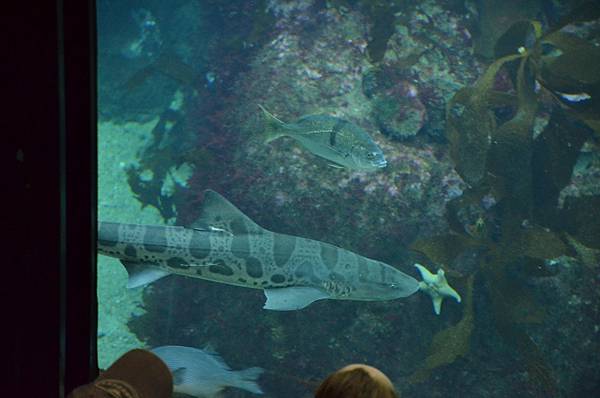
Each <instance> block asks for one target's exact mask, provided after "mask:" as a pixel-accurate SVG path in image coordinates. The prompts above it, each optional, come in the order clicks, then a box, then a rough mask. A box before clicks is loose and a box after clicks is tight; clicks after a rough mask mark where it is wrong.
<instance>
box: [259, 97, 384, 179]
mask: <svg viewBox="0 0 600 398" xmlns="http://www.w3.org/2000/svg"><path fill="white" fill-rule="evenodd" d="M259 107H260V109H262V111H263V113H264V114H265V117H266V120H267V126H266V132H265V136H266V140H265V141H266V142H271V141H273V140H275V139H277V138H279V137H283V136H288V137H291V138H293V139H295V140H297V141H298V142H300V144H302V145H303V146H304V147H305V148H306V149H308V150H309V151H310V152H312V153H314V154H315V155H317V156H320V157H322V158H325V159H327V160H328V161H330V162H331V163H333V165H337V167H344V168H348V169H351V170H362V171H373V170H377V169H380V168H383V167H385V166H386V165H387V161H386V160H385V156H384V155H383V152H382V151H381V149H380V148H379V146H377V144H376V143H375V141H373V139H372V138H371V137H370V136H369V134H368V133H367V132H366V131H365V130H364V129H362V128H360V127H359V126H357V125H356V124H354V123H352V122H349V121H347V120H344V119H340V118H337V117H334V116H330V115H307V116H302V117H301V118H299V119H298V120H296V121H295V122H294V123H284V122H282V121H281V120H279V119H277V118H276V117H275V116H273V115H272V114H271V113H269V111H267V110H266V109H265V108H264V107H263V106H262V105H259Z"/></svg>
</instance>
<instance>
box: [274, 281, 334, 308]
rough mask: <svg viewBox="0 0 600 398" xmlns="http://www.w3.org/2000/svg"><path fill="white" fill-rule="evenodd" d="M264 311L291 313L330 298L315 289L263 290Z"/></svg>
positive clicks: (285, 288) (303, 287)
mask: <svg viewBox="0 0 600 398" xmlns="http://www.w3.org/2000/svg"><path fill="white" fill-rule="evenodd" d="M265 296H267V302H266V303H265V305H264V307H263V308H264V309H266V310H275V311H293V310H299V309H302V308H304V307H306V306H308V305H310V304H311V303H313V302H315V301H317V300H322V299H328V298H330V296H329V294H327V292H325V291H323V290H321V289H317V288H316V287H307V286H292V287H280V288H272V289H265Z"/></svg>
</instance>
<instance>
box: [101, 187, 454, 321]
mask: <svg viewBox="0 0 600 398" xmlns="http://www.w3.org/2000/svg"><path fill="white" fill-rule="evenodd" d="M98 251H99V253H101V254H104V255H107V256H111V257H116V258H118V259H120V261H121V263H122V264H123V265H124V266H125V268H126V269H127V272H128V273H129V281H128V287H137V286H142V285H145V284H148V283H151V282H153V281H155V280H157V279H160V278H162V277H164V276H166V275H169V274H177V275H183V276H188V277H193V278H201V279H205V280H209V281H214V282H220V283H226V284H230V285H236V286H243V287H248V288H255V289H263V290H264V292H265V295H266V297H267V301H266V303H265V306H264V308H266V309H272V310H296V309H300V308H304V307H306V306H307V305H309V304H311V303H312V302H314V301H316V300H320V299H338V300H365V301H374V300H392V299H396V298H401V297H407V296H409V295H411V294H413V293H415V292H416V291H417V290H419V289H420V284H419V282H418V281H417V280H416V279H414V278H413V277H411V276H409V275H407V274H405V273H403V272H401V271H399V270H397V269H396V268H394V267H392V266H390V265H387V264H385V263H382V262H380V261H376V260H372V259H369V258H366V257H363V256H360V255H358V254H356V253H353V252H351V251H349V250H344V249H341V248H339V247H336V246H333V245H331V244H328V243H325V242H320V241H316V240H312V239H306V238H302V237H298V236H292V235H285V234H279V233H276V232H271V231H268V230H266V229H264V228H262V227H260V226H259V225H257V224H256V223H255V222H254V221H252V220H251V219H250V218H248V217H247V216H246V215H244V214H243V213H242V212H241V211H240V210H238V209H237V208H236V207H235V206H233V205H232V204H231V203H229V202H228V201H227V200H226V199H225V198H223V197H222V196H221V195H219V194H218V193H216V192H214V191H210V190H209V191H206V192H205V195H204V202H203V205H202V209H201V214H200V217H199V219H198V220H197V221H196V222H195V223H193V224H192V225H190V226H187V227H182V226H155V225H139V224H122V223H113V222H101V223H99V227H98ZM457 296H458V295H457ZM455 298H456V297H455ZM458 300H460V298H458Z"/></svg>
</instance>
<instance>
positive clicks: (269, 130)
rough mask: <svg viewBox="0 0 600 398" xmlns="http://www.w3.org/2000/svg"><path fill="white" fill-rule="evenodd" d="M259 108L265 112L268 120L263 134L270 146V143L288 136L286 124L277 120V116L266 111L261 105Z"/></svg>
mask: <svg viewBox="0 0 600 398" xmlns="http://www.w3.org/2000/svg"><path fill="white" fill-rule="evenodd" d="M258 107H259V108H260V109H261V110H262V111H263V114H264V115H265V119H266V126H265V130H264V133H263V134H264V141H265V143H267V144H268V143H269V142H271V141H273V140H276V139H277V138H279V137H282V136H284V135H286V133H285V132H284V127H285V123H284V122H282V121H281V120H279V119H277V118H276V117H275V115H273V114H272V113H271V112H269V111H268V110H266V109H265V107H264V106H262V105H261V104H258Z"/></svg>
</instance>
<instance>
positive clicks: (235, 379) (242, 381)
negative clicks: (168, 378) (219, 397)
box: [151, 345, 264, 397]
mask: <svg viewBox="0 0 600 398" xmlns="http://www.w3.org/2000/svg"><path fill="white" fill-rule="evenodd" d="M151 351H152V352H153V353H154V354H156V355H157V356H158V357H160V359H162V360H163V362H164V363H165V364H166V365H167V366H168V368H169V370H170V371H171V373H172V375H173V390H174V391H175V392H177V393H183V394H188V395H192V396H195V397H213V396H215V395H216V394H218V393H219V392H220V391H221V390H223V389H224V388H226V387H235V388H240V389H242V390H246V391H250V392H251V393H254V394H262V393H263V392H262V390H261V388H260V386H259V385H258V384H257V383H256V380H257V379H258V377H259V376H260V375H261V374H262V373H263V371H264V370H263V369H262V368H258V367H253V368H248V369H244V370H238V371H235V370H231V368H230V367H229V366H227V364H226V363H225V361H223V359H222V358H221V357H220V356H219V354H217V353H216V352H214V351H212V350H210V349H205V350H200V349H198V348H192V347H184V346H178V345H167V346H161V347H156V348H154V349H152V350H151Z"/></svg>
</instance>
